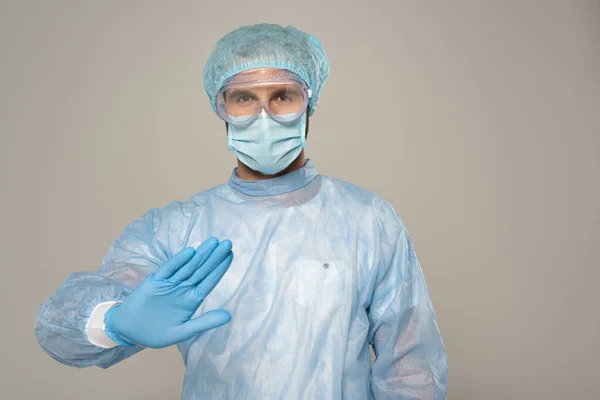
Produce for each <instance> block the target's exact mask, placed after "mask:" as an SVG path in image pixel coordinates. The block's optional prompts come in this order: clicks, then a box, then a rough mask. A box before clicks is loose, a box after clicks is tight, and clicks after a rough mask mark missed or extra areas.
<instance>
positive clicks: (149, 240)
mask: <svg viewBox="0 0 600 400" xmlns="http://www.w3.org/2000/svg"><path fill="white" fill-rule="evenodd" d="M160 224H161V221H160V210H159V209H151V210H149V211H148V212H146V213H145V214H144V215H143V216H142V217H141V218H139V219H138V220H136V221H133V222H132V223H130V224H129V225H128V226H127V227H126V228H125V230H124V231H123V232H122V233H121V234H120V235H119V237H118V238H117V239H116V240H115V241H114V242H113V244H112V245H111V247H110V248H109V250H108V252H107V254H106V256H105V258H104V260H103V261H102V264H101V265H100V267H99V268H98V269H97V270H96V271H91V272H76V273H72V274H70V275H68V276H67V278H66V279H65V281H64V282H63V284H62V285H61V286H60V287H59V288H58V289H57V290H56V292H54V294H52V295H51V296H50V297H49V298H48V299H47V300H46V301H45V302H44V304H42V306H41V307H40V308H39V309H38V312H37V314H36V317H35V335H36V338H37V340H38V343H39V344H40V346H41V347H42V349H43V350H44V351H45V352H46V353H48V354H49V355H50V356H51V357H52V358H54V359H55V360H57V361H59V362H61V363H63V364H66V365H70V366H75V367H80V368H81V367H88V366H93V365H95V366H99V367H101V368H108V367H110V366H111V365H114V364H116V363H118V362H120V361H122V360H124V359H125V358H127V357H130V356H132V355H133V354H135V353H137V352H139V351H140V350H142V349H143V347H142V346H132V347H125V346H114V347H111V348H107V347H101V346H98V345H95V344H93V343H92V341H90V337H88V334H87V333H86V324H87V323H88V321H89V320H90V317H91V316H92V313H93V312H94V309H95V308H96V306H98V305H101V304H102V303H107V302H118V301H122V300H123V299H125V297H127V295H129V293H131V292H132V291H133V290H134V289H135V288H136V287H137V285H139V284H140V283H141V282H142V281H143V280H144V279H145V278H146V277H147V276H148V275H150V274H151V273H153V272H154V271H156V269H157V268H158V267H159V266H160V265H161V264H163V263H164V262H165V261H167V254H166V252H165V251H164V249H163V247H162V246H161V245H160V244H159V242H158V240H157V237H156V232H157V230H158V229H159V227H160Z"/></svg>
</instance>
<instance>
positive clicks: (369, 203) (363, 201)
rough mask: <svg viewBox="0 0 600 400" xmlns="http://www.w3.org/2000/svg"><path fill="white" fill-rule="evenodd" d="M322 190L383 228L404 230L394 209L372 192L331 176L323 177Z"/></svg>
mask: <svg viewBox="0 0 600 400" xmlns="http://www.w3.org/2000/svg"><path fill="white" fill-rule="evenodd" d="M323 189H324V190H325V191H326V193H327V195H331V197H334V198H338V199H340V202H343V203H344V204H349V205H350V206H351V207H353V209H354V210H356V211H360V212H364V213H366V214H368V215H369V216H370V217H372V218H374V219H376V220H377V223H378V224H380V225H381V226H382V227H383V228H386V227H387V228H388V229H392V228H394V227H395V229H404V223H403V221H402V219H401V218H400V216H399V214H398V213H397V212H396V210H395V209H394V207H393V206H392V205H391V204H390V203H389V202H388V201H387V200H385V199H384V198H383V197H382V196H380V195H379V194H377V193H375V192H373V191H370V190H367V189H364V188H361V187H360V186H357V185H355V184H352V183H349V182H346V181H343V180H341V179H337V178H334V177H331V176H323Z"/></svg>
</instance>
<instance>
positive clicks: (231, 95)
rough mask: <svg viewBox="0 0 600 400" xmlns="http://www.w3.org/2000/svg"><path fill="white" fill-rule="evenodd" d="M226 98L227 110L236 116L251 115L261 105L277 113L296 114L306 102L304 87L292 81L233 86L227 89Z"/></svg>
mask: <svg viewBox="0 0 600 400" xmlns="http://www.w3.org/2000/svg"><path fill="white" fill-rule="evenodd" d="M224 99H225V111H226V112H227V113H228V114H229V115H232V116H234V117H242V116H251V115H253V114H254V113H255V112H256V110H257V108H259V107H261V105H265V106H266V107H268V108H269V110H271V112H272V113H274V114H275V115H283V114H296V113H298V112H299V111H301V109H302V107H303V106H304V103H305V96H304V93H303V92H302V89H301V88H299V87H298V85H295V84H290V83H270V84H265V85H257V86H252V87H247V88H244V87H238V88H231V89H227V90H225V93H224Z"/></svg>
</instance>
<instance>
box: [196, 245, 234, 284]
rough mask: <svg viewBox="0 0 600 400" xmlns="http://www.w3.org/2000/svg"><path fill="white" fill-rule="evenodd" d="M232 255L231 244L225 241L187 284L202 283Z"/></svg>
mask: <svg viewBox="0 0 600 400" xmlns="http://www.w3.org/2000/svg"><path fill="white" fill-rule="evenodd" d="M230 254H231V242H230V241H229V240H224V241H223V242H221V244H220V245H219V247H218V248H217V249H216V250H215V251H214V252H213V253H212V254H211V255H210V257H209V259H208V260H207V261H206V262H205V263H204V265H203V266H202V267H200V268H198V270H197V271H196V272H194V274H193V275H192V276H191V277H190V278H189V279H188V280H187V283H189V284H191V285H196V284H198V283H199V282H202V280H203V279H204V278H206V277H207V276H208V274H210V273H211V272H212V271H213V270H214V269H215V268H216V267H217V266H218V265H219V264H221V262H222V261H223V260H224V259H226V258H227V257H228V256H229V255H230Z"/></svg>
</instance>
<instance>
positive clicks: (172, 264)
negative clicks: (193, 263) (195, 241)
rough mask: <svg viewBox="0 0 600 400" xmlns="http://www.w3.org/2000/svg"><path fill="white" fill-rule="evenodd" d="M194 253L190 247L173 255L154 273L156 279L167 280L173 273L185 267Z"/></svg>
mask: <svg viewBox="0 0 600 400" xmlns="http://www.w3.org/2000/svg"><path fill="white" fill-rule="evenodd" d="M195 253H196V251H195V250H194V248H192V247H186V248H185V249H183V250H181V251H180V252H179V253H177V254H175V255H174V256H173V257H172V258H171V259H170V260H168V261H167V262H165V263H164V264H163V265H161V266H160V267H159V268H158V270H157V271H156V273H155V276H156V277H157V278H161V279H168V278H169V277H171V275H173V273H174V272H175V271H177V270H178V269H179V268H181V267H182V266H183V265H185V264H186V263H187V262H188V261H190V260H191V259H192V257H194V254H195Z"/></svg>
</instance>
